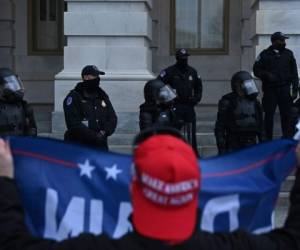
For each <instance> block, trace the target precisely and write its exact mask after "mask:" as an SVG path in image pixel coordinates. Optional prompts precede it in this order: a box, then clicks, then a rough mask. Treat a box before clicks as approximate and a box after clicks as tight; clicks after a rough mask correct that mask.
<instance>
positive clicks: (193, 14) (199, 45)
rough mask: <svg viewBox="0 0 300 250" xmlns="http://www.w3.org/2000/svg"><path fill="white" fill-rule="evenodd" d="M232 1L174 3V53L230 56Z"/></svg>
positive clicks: (205, 0) (172, 40)
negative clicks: (229, 32)
mask: <svg viewBox="0 0 300 250" xmlns="http://www.w3.org/2000/svg"><path fill="white" fill-rule="evenodd" d="M228 19H229V0H188V1H187V0H171V50H172V52H173V53H174V51H175V50H176V49H177V48H186V49H188V50H189V52H190V53H192V54H227V53H228Z"/></svg>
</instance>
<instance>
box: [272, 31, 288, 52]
mask: <svg viewBox="0 0 300 250" xmlns="http://www.w3.org/2000/svg"><path fill="white" fill-rule="evenodd" d="M286 39H289V37H288V36H287V35H285V34H283V33H282V32H275V33H273V34H272V36H271V43H272V46H273V47H274V49H277V50H282V49H284V48H285V46H286V42H285V40H286Z"/></svg>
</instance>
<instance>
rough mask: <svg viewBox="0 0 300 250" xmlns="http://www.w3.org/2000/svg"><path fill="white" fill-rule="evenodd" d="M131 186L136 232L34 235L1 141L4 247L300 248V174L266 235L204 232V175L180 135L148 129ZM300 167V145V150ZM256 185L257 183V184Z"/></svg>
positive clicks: (0, 235)
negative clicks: (282, 218)
mask: <svg viewBox="0 0 300 250" xmlns="http://www.w3.org/2000/svg"><path fill="white" fill-rule="evenodd" d="M135 144H136V145H135V149H134V166H133V178H132V182H131V187H130V190H131V196H132V206H133V214H132V223H133V228H134V231H133V232H131V233H127V234H126V235H125V236H123V237H122V238H120V239H117V240H116V239H109V238H108V237H107V236H106V235H93V234H87V233H85V234H81V235H79V236H77V237H74V238H71V239H67V240H63V241H61V242H57V241H54V240H48V239H40V238H36V237H33V236H31V235H30V233H29V231H28V229H27V228H26V226H25V219H24V211H23V209H22V205H21V201H20V197H19V192H18V188H17V185H16V183H15V182H14V180H13V178H14V168H13V159H12V155H11V152H10V148H9V144H8V143H7V142H5V141H3V140H0V176H1V177H0V225H1V227H0V246H1V249H3V250H8V249H14V250H21V249H22V250H39V249H40V250H47V249H49V250H50V249H51V250H56V249H57V250H58V249H64V250H68V249H70V250H76V249H78V250H82V249H91V250H92V249H95V250H96V249H97V250H101V249H116V250H117V249H120V250H121V249H124V250H125V249H136V250H138V249H139V250H141V249H158V250H159V249H191V250H192V249H195V250H196V249H201V250H214V249H218V250H222V249H224V250H225V249H226V250H229V249H232V250H266V249H267V250H273V249H274V250H275V249H276V250H293V249H300V215H299V214H300V213H299V210H300V176H299V175H300V172H299V171H297V173H296V181H295V185H294V187H293V190H292V192H291V197H290V198H291V199H290V201H291V207H290V210H289V214H288V217H287V220H286V222H285V225H284V227H283V228H281V229H277V230H273V231H271V232H269V233H265V234H262V235H254V234H250V233H247V232H245V231H243V230H237V231H235V232H232V233H208V232H203V231H200V230H199V226H198V225H197V222H198V221H199V218H197V215H198V212H197V210H198V192H199V189H200V187H201V172H200V168H199V166H198V161H197V157H196V155H195V153H194V151H193V149H192V148H191V147H190V146H189V145H188V144H187V143H185V141H184V140H183V139H182V138H181V135H180V134H179V133H177V132H176V131H172V132H171V133H169V132H168V131H163V130H152V131H145V132H144V133H142V134H140V136H138V137H137V139H136V140H135ZM296 156H297V159H298V164H300V144H298V146H297V148H296ZM253 181H254V180H253Z"/></svg>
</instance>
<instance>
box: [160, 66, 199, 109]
mask: <svg viewBox="0 0 300 250" xmlns="http://www.w3.org/2000/svg"><path fill="white" fill-rule="evenodd" d="M158 79H160V80H162V81H163V82H164V83H165V84H168V85H170V86H171V87H172V88H173V89H175V90H176V93H177V96H178V102H180V103H183V104H188V105H191V106H192V107H193V106H195V105H196V104H197V103H199V102H200V101H201V98H202V80H201V78H199V77H198V74H197V71H196V70H195V69H194V68H192V67H191V66H187V67H186V68H185V69H181V68H180V67H179V66H178V65H177V64H174V65H172V66H170V67H168V68H167V69H165V70H162V71H161V72H160V74H159V76H158Z"/></svg>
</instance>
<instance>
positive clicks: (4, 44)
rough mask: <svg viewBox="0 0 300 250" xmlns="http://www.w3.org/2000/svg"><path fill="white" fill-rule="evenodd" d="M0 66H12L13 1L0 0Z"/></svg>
mask: <svg viewBox="0 0 300 250" xmlns="http://www.w3.org/2000/svg"><path fill="white" fill-rule="evenodd" d="M0 6H1V8H0V34H1V36H0V67H8V68H12V69H13V68H14V57H13V52H14V48H15V33H14V31H15V29H14V24H15V15H14V3H13V1H11V0H0Z"/></svg>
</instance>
